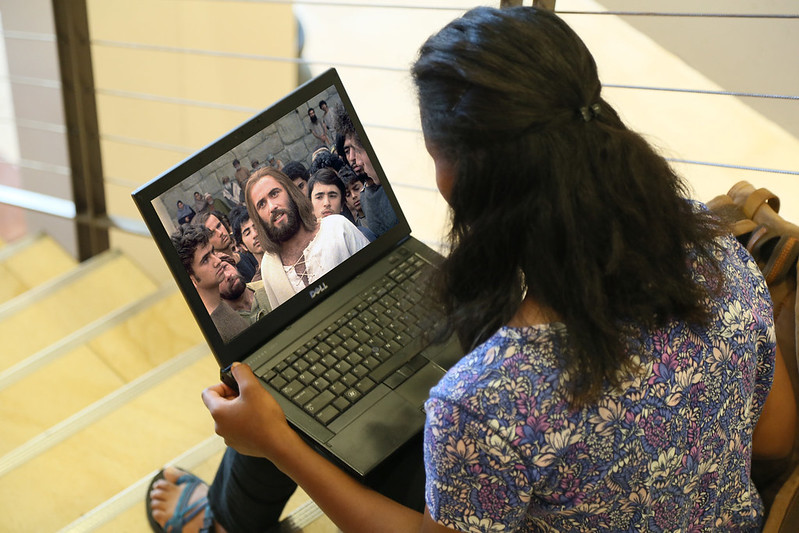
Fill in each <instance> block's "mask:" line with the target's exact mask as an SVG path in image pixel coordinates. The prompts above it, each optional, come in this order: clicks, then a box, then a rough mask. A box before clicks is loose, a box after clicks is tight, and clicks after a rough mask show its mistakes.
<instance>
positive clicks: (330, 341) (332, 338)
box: [325, 333, 344, 346]
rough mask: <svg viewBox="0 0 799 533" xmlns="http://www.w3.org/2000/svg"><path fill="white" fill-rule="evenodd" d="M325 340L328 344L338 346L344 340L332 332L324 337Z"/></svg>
mask: <svg viewBox="0 0 799 533" xmlns="http://www.w3.org/2000/svg"><path fill="white" fill-rule="evenodd" d="M325 342H326V343H327V344H329V345H330V346H338V345H339V344H341V343H342V342H344V339H342V338H341V337H339V336H338V335H336V334H335V333H333V334H331V335H330V336H329V337H328V338H327V339H325Z"/></svg>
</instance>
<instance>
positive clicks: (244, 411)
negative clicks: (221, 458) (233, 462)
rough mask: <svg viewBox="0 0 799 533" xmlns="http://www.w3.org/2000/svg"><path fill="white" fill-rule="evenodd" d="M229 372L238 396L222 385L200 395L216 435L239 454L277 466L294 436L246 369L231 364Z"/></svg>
mask: <svg viewBox="0 0 799 533" xmlns="http://www.w3.org/2000/svg"><path fill="white" fill-rule="evenodd" d="M232 372H233V376H234V377H235V378H236V382H237V383H238V385H239V395H238V396H237V395H236V393H235V391H234V390H233V389H231V388H230V387H228V386H227V385H225V384H224V383H219V384H217V385H214V386H212V387H208V388H207V389H205V390H204V391H203V402H204V403H205V406H206V407H207V408H208V410H209V411H210V412H211V416H212V417H213V418H214V421H215V422H216V433H217V434H218V435H220V436H221V437H223V438H224V439H225V444H227V445H228V446H230V447H232V448H234V449H235V450H236V451H238V452H239V453H242V454H244V455H251V456H256V457H266V458H267V459H269V460H271V461H273V462H277V458H278V457H280V455H281V453H282V452H284V451H286V450H287V449H290V447H291V444H290V443H291V442H293V441H294V440H295V439H297V438H298V436H297V434H296V433H295V432H294V431H293V430H292V429H291V428H290V427H289V425H288V423H287V422H286V416H285V415H284V414H283V410H282V409H281V408H280V405H278V403H277V402H276V401H275V399H274V398H272V396H271V395H270V394H269V393H268V392H267V391H266V390H265V389H264V388H263V387H262V386H261V382H260V381H259V380H258V378H257V377H256V376H255V374H253V372H252V370H251V369H250V367H249V366H247V365H243V364H239V363H235V364H234V365H233V369H232Z"/></svg>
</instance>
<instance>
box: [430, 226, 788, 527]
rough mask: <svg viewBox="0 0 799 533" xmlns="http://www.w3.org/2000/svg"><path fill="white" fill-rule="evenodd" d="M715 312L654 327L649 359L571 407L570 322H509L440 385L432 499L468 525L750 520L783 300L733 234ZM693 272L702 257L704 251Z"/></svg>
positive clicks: (449, 517) (755, 506)
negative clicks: (564, 359) (777, 313)
mask: <svg viewBox="0 0 799 533" xmlns="http://www.w3.org/2000/svg"><path fill="white" fill-rule="evenodd" d="M724 244H725V246H726V253H724V252H719V255H720V256H719V258H718V259H719V261H720V264H721V265H722V268H723V270H724V273H725V279H726V281H725V283H726V285H725V288H724V294H723V296H722V297H720V298H718V299H717V300H715V301H711V302H709V304H708V305H710V307H711V309H712V314H713V320H712V323H711V324H710V326H709V327H705V328H699V327H697V326H694V325H689V324H686V323H684V322H676V321H675V322H673V323H671V324H670V325H669V326H668V327H664V328H662V329H658V330H656V331H648V332H646V338H645V341H644V342H643V344H641V343H639V344H637V345H635V346H633V345H632V344H631V345H630V348H629V350H630V353H631V357H632V358H633V360H634V361H635V362H636V363H639V364H640V367H641V371H640V372H639V373H636V374H635V375H632V376H630V377H629V378H628V379H626V380H625V381H624V382H623V383H622V384H621V385H620V386H619V387H617V388H616V389H614V390H606V391H605V392H604V393H603V394H602V396H601V397H600V399H599V400H598V401H597V402H596V403H594V404H591V405H588V406H586V407H583V408H579V409H573V408H571V407H570V406H569V403H568V401H567V398H568V395H567V393H566V390H567V388H566V386H565V384H566V383H567V382H568V379H569V376H568V375H567V373H566V372H564V371H562V370H561V369H560V368H559V365H558V356H559V351H560V349H561V348H560V346H561V345H562V338H563V335H564V334H565V326H564V325H563V324H559V323H553V324H545V325H540V326H532V327H525V328H510V327H503V328H501V329H500V330H499V331H497V332H496V333H495V334H494V335H493V336H492V337H491V338H490V339H488V341H486V342H485V343H484V344H483V345H481V346H479V347H478V348H477V349H475V350H474V351H473V352H471V353H469V354H468V355H467V356H465V357H464V358H463V359H462V360H461V361H459V362H458V364H456V365H455V366H454V367H453V368H452V369H450V371H449V372H448V373H447V374H446V375H445V376H444V378H443V379H442V380H441V382H440V383H439V384H438V385H437V386H436V387H434V388H433V389H432V390H431V394H430V399H429V400H428V401H427V403H426V405H425V408H426V411H427V425H426V427H425V464H426V472H427V488H426V500H427V505H428V507H429V509H430V513H431V515H432V516H433V518H434V519H435V520H436V521H437V522H439V523H441V524H444V525H447V526H449V527H452V528H454V529H458V530H462V531H598V530H599V531H601V530H610V531H685V532H688V531H750V530H759V528H760V525H761V521H762V518H763V517H762V515H763V509H762V503H761V500H760V496H759V495H758V493H757V490H756V489H755V487H754V485H753V484H752V482H751V481H750V475H749V474H750V460H751V452H752V431H753V429H754V427H755V424H756V423H757V419H758V417H759V416H760V412H761V410H762V407H763V403H764V402H765V399H766V395H767V394H768V391H769V389H770V387H771V380H772V375H773V371H774V357H775V351H774V350H775V344H774V343H775V338H774V328H773V320H772V309H771V300H770V297H769V294H768V290H767V288H766V284H765V282H764V280H763V277H762V276H761V274H760V271H759V270H758V268H757V265H756V264H755V263H754V262H753V261H752V259H751V257H750V256H749V254H748V252H746V250H744V249H743V248H742V247H741V246H740V245H738V243H737V241H735V240H734V239H732V238H729V239H727V241H726V242H725V243H724ZM693 262H694V264H693V270H694V272H695V275H697V276H701V272H702V270H703V265H702V264H700V263H699V260H698V259H696V258H694V259H693Z"/></svg>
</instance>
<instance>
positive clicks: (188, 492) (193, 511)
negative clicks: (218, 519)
mask: <svg viewBox="0 0 799 533" xmlns="http://www.w3.org/2000/svg"><path fill="white" fill-rule="evenodd" d="M201 483H202V481H201V480H200V479H199V478H197V477H196V476H193V475H191V474H184V475H182V476H180V477H179V478H178V480H177V483H176V485H178V486H180V485H186V486H185V487H183V490H182V491H181V493H180V498H178V503H177V505H176V506H175V512H174V513H172V518H170V519H169V520H167V523H166V524H164V530H166V531H167V533H181V531H183V526H184V525H186V523H187V522H189V521H190V520H191V519H192V518H194V517H195V516H197V515H198V514H200V511H203V510H205V516H204V517H203V525H202V528H201V529H200V533H206V532H208V531H210V530H211V526H212V525H213V514H212V513H211V512H210V511H211V508H210V506H209V505H208V498H207V497H205V496H203V497H202V498H200V499H199V500H197V501H196V502H194V503H193V504H191V505H188V506H187V504H188V502H189V499H190V498H191V496H192V494H194V490H195V489H196V488H197V486H198V485H200V484H201Z"/></svg>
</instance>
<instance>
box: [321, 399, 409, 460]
mask: <svg viewBox="0 0 799 533" xmlns="http://www.w3.org/2000/svg"><path fill="white" fill-rule="evenodd" d="M423 426H424V414H423V413H422V412H421V411H420V410H419V407H418V406H414V405H411V404H410V403H408V401H407V400H405V399H404V398H402V397H401V396H399V395H397V394H389V395H387V396H385V397H383V398H381V399H380V400H379V401H378V402H377V403H376V404H375V405H373V406H372V407H371V408H370V409H369V410H368V411H366V412H365V413H364V414H363V415H361V416H359V417H358V418H357V419H355V420H353V422H352V423H351V424H349V425H348V426H347V427H346V428H345V429H344V430H343V431H342V432H340V433H339V434H338V435H336V436H335V437H333V438H332V439H330V440H329V441H328V442H327V443H326V444H327V446H329V447H330V448H331V449H332V450H333V452H334V453H335V454H336V455H337V456H339V457H342V458H344V461H345V462H346V463H348V464H349V465H350V467H352V468H353V469H354V470H355V471H357V472H358V473H359V474H361V475H365V474H366V473H368V471H369V470H371V469H372V468H374V467H375V466H376V465H378V464H379V463H380V462H381V461H383V460H384V459H385V458H387V457H388V456H389V455H391V453H392V452H394V451H395V450H397V449H398V448H399V447H400V446H402V445H403V444H405V443H406V442H408V439H410V438H411V437H413V436H414V435H416V433H418V432H419V431H421V430H422V427H423Z"/></svg>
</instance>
